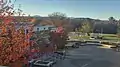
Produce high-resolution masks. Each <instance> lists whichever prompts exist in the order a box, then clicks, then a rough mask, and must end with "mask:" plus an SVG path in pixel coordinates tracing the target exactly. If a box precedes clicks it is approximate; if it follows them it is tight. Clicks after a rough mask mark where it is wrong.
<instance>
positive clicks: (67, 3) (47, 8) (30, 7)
mask: <svg viewBox="0 0 120 67" xmlns="http://www.w3.org/2000/svg"><path fill="white" fill-rule="evenodd" d="M13 1H14V0H13ZM19 4H21V9H22V10H23V11H24V13H26V14H30V15H40V16H47V15H48V14H51V13H53V12H62V13H66V15H67V16H69V17H89V18H95V19H108V18H109V17H110V16H113V17H114V18H115V19H120V0H16V3H15V8H18V5H19Z"/></svg>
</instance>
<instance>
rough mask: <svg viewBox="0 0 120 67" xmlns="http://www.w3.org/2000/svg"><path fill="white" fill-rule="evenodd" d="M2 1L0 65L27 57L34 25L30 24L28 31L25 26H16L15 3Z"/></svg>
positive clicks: (0, 13) (0, 15)
mask: <svg viewBox="0 0 120 67" xmlns="http://www.w3.org/2000/svg"><path fill="white" fill-rule="evenodd" d="M6 2H7V3H6ZM0 3H1V4H0V7H1V8H0V65H9V64H10V63H14V62H16V61H18V60H19V59H20V57H23V58H25V56H24V55H25V54H26V52H25V51H27V49H28V48H29V46H30V42H29V39H30V37H31V36H32V25H31V26H28V27H29V29H28V31H29V32H27V33H26V32H25V29H24V27H23V26H20V27H16V23H14V22H13V20H14V18H13V16H14V10H13V5H14V4H12V5H9V3H10V2H8V0H6V1H3V0H2V1H0Z"/></svg>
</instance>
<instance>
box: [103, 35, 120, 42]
mask: <svg viewBox="0 0 120 67" xmlns="http://www.w3.org/2000/svg"><path fill="white" fill-rule="evenodd" d="M102 36H103V40H112V41H118V40H120V38H118V37H117V35H116V34H102Z"/></svg>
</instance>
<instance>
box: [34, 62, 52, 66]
mask: <svg viewBox="0 0 120 67" xmlns="http://www.w3.org/2000/svg"><path fill="white" fill-rule="evenodd" d="M52 64H53V62H52V61H42V60H37V61H36V62H35V63H34V66H35V67H51V66H52Z"/></svg>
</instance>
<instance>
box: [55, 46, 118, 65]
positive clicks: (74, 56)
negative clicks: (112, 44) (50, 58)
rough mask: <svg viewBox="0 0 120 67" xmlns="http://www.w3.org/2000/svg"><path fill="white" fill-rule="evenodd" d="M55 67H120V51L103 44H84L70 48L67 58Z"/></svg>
mask: <svg viewBox="0 0 120 67" xmlns="http://www.w3.org/2000/svg"><path fill="white" fill-rule="evenodd" d="M53 67H120V52H115V51H114V50H113V49H110V48H106V47H101V46H82V47H80V48H77V49H71V50H68V51H67V56H66V59H64V60H61V61H59V62H57V64H55V65H54V66H53Z"/></svg>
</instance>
